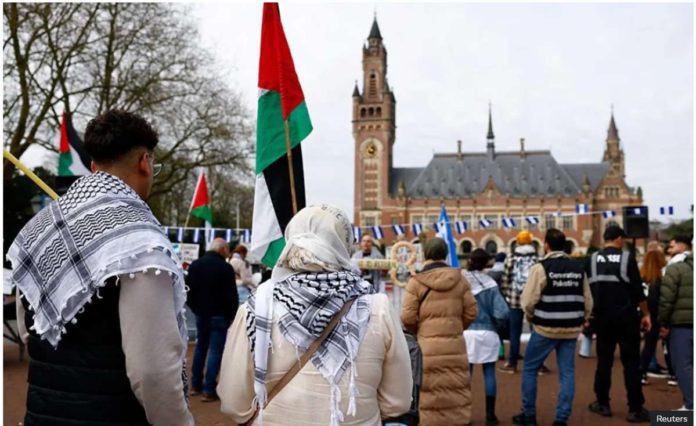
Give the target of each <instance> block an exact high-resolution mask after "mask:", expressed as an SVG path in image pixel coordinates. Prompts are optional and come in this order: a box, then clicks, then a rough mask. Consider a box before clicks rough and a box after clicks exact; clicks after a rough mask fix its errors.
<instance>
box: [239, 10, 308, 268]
mask: <svg viewBox="0 0 696 426" xmlns="http://www.w3.org/2000/svg"><path fill="white" fill-rule="evenodd" d="M286 126H287V128H286ZM311 131H312V123H311V121H310V119H309V112H308V111H307V105H306V104H305V101H304V94H303V93H302V87H301V86H300V81H299V80H298V78H297V74H296V73H295V65H294V63H293V61H292V55H291V54H290V47H289V46H288V42H287V40H286V39H285V33H284V31H283V25H282V23H281V21H280V10H279V8H278V4H277V3H264V5H263V24H262V27H261V56H260V60H259V100H258V117H257V130H256V192H255V195H254V218H253V224H252V234H251V251H252V253H253V254H254V255H255V256H256V257H259V258H260V259H261V260H262V262H263V263H264V264H266V265H267V266H273V265H274V264H275V262H276V260H277V259H278V256H279V255H280V252H281V251H282V250H283V247H285V240H284V238H283V232H284V231H285V227H286V226H287V224H288V222H289V221H290V219H291V218H292V216H293V206H292V195H291V188H290V171H289V169H290V167H289V165H288V159H287V148H286V132H287V134H288V136H289V138H290V141H291V146H292V160H293V163H292V164H293V172H294V173H293V176H294V182H295V194H296V202H297V209H298V210H300V209H302V208H303V207H304V206H305V191H304V173H303V168H302V151H301V149H300V142H302V140H303V139H304V138H306V137H307V135H309V133H310V132H311Z"/></svg>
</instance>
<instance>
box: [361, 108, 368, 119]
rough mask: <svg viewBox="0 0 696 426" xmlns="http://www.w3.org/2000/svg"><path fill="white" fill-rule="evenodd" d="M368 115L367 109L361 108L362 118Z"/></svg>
mask: <svg viewBox="0 0 696 426" xmlns="http://www.w3.org/2000/svg"><path fill="white" fill-rule="evenodd" d="M365 115H367V111H365V108H360V117H365Z"/></svg>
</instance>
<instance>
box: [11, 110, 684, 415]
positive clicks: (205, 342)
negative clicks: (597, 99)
mask: <svg viewBox="0 0 696 426" xmlns="http://www.w3.org/2000/svg"><path fill="white" fill-rule="evenodd" d="M157 142H158V136H157V133H156V131H155V130H154V129H153V128H152V127H151V126H150V124H149V123H147V122H146V121H145V120H144V119H142V118H141V117H140V116H138V115H136V114H132V113H127V112H123V111H109V112H107V113H104V114H102V115H100V116H98V117H97V118H95V119H94V120H92V121H91V122H90V123H89V125H88V126H87V129H86V132H85V147H86V149H87V151H88V152H89V154H90V155H91V157H92V158H93V159H94V163H93V171H94V173H93V174H92V175H90V176H88V177H85V178H82V179H80V180H78V181H77V182H76V183H75V184H74V185H73V186H72V187H71V188H70V189H69V190H68V192H67V193H66V194H65V195H64V196H62V197H60V198H59V199H58V200H57V202H54V203H52V204H51V205H50V206H49V207H47V208H46V209H44V210H42V211H41V212H40V213H39V214H38V215H37V216H36V217H35V218H33V219H32V220H31V221H30V222H29V223H28V224H27V225H26V227H25V228H24V229H23V230H22V231H21V232H20V234H19V236H18V237H17V239H16V240H15V241H14V243H13V245H12V247H11V248H10V250H9V252H8V257H9V259H10V260H11V262H12V265H13V270H12V281H13V283H15V284H16V286H17V290H18V295H19V297H20V299H21V303H18V304H17V306H18V320H19V321H18V322H19V325H20V329H21V331H22V334H23V336H24V338H25V339H26V340H27V341H28V350H29V355H30V358H31V359H30V363H29V375H28V381H29V391H28V398H27V411H26V417H25V424H26V425H28V426H30V425H68V424H70V425H79V424H84V425H90V424H103V425H116V424H133V425H145V424H153V425H167V426H170V425H192V424H194V419H193V416H192V415H191V412H190V409H189V405H188V401H189V398H190V397H195V396H197V395H200V396H201V398H202V400H203V401H216V400H218V399H219V400H220V404H221V409H222V411H223V412H224V413H226V414H228V415H229V416H230V417H231V419H232V420H233V421H234V422H236V423H237V424H251V423H252V422H256V424H262V423H265V424H267V425H287V424H293V425H302V424H329V425H331V426H337V425H339V424H340V425H381V424H383V422H384V423H392V424H407V425H408V424H420V425H424V426H428V425H445V424H446V425H466V424H469V423H470V422H471V413H472V409H473V408H472V392H473V391H474V390H472V389H471V376H472V375H473V374H475V370H476V366H477V365H481V371H482V374H483V378H484V380H483V382H484V392H485V413H486V424H487V425H488V426H493V425H497V424H498V422H499V420H498V418H497V416H496V410H495V406H496V394H497V386H496V363H497V361H498V359H500V358H501V357H504V353H505V350H504V344H503V337H505V339H506V340H509V342H510V344H509V352H508V357H507V360H506V361H505V363H504V364H503V365H502V366H501V367H500V368H498V369H497V370H498V371H500V372H503V373H506V374H517V373H518V372H521V377H522V383H521V389H520V397H519V398H520V399H519V403H520V406H521V412H520V413H519V414H518V415H515V416H514V417H513V419H512V421H513V423H514V424H517V425H525V426H533V425H536V424H537V420H536V415H537V410H536V399H537V377H538V375H539V374H544V373H548V372H549V371H550V370H549V369H548V368H546V367H545V365H544V362H545V360H546V359H547V357H548V356H549V355H550V354H551V352H554V351H555V353H556V358H557V365H558V371H557V375H558V381H559V392H558V401H557V406H556V412H555V418H554V423H553V424H554V426H563V425H566V424H567V423H568V421H569V419H570V417H571V411H572V410H571V407H572V405H573V399H574V395H575V374H576V373H575V355H576V349H577V347H576V345H577V341H578V337H579V336H580V335H581V334H582V335H583V336H584V338H586V339H588V340H589V342H590V343H591V342H592V336H593V335H596V354H597V368H596V372H595V378H594V393H595V396H596V400H595V401H594V402H593V403H592V404H590V405H589V407H588V409H589V410H590V411H592V412H593V413H596V414H597V415H599V416H611V415H612V410H611V402H610V399H609V389H610V386H611V380H610V378H611V370H612V366H613V361H614V353H615V350H616V347H617V346H618V347H619V350H620V354H621V355H620V359H621V362H622V364H623V367H624V383H625V387H626V392H627V404H628V407H629V410H628V411H629V413H628V416H627V418H626V420H627V421H629V422H647V421H649V414H648V411H647V410H646V409H645V407H644V405H645V399H644V397H643V392H642V386H643V385H645V384H647V383H648V380H647V378H648V376H649V375H650V374H651V372H654V371H655V370H656V369H657V370H659V369H660V366H652V367H651V363H652V362H653V359H654V354H655V351H656V347H657V344H658V342H659V341H662V344H663V346H664V347H665V348H667V351H668V355H667V357H666V360H667V362H668V367H669V369H671V371H673V374H674V376H676V381H677V383H678V384H679V387H680V389H681V393H682V395H683V404H684V406H683V407H682V408H683V409H687V410H692V409H693V350H692V348H693V320H692V318H693V293H692V288H693V255H692V252H691V244H692V237H691V236H678V237H675V238H674V239H673V240H672V241H670V245H669V249H668V254H669V255H670V259H669V262H668V261H667V259H666V257H665V253H664V251H663V250H662V247H661V246H660V245H659V244H651V245H650V246H649V247H648V250H647V252H646V253H645V254H644V255H643V258H642V262H641V267H640V268H639V264H638V259H637V255H636V253H635V252H634V251H632V250H627V249H625V245H626V244H625V243H626V241H625V237H626V234H625V233H624V231H623V229H622V228H621V227H619V226H618V225H616V224H610V225H608V226H607V227H606V228H605V230H604V235H603V238H604V242H605V245H604V247H603V248H601V249H600V250H598V251H596V252H594V253H592V254H591V255H590V256H588V257H587V258H586V259H585V260H584V261H581V260H579V259H577V258H575V257H571V256H569V255H568V254H567V253H565V252H564V251H563V248H564V247H565V242H566V241H565V240H566V238H565V235H564V234H563V232H561V231H560V230H558V229H548V230H546V233H545V238H544V247H543V257H539V254H538V253H537V250H536V248H535V247H534V246H533V245H532V236H531V234H530V233H529V232H527V231H523V232H520V234H519V235H518V236H517V240H516V242H517V246H516V247H515V249H514V250H513V252H512V253H511V254H510V255H509V256H505V255H504V254H502V253H499V254H497V255H495V257H494V258H492V257H491V254H489V253H487V252H486V251H485V250H482V249H476V250H474V251H473V252H472V253H471V254H470V256H469V258H468V260H467V262H466V264H467V266H466V268H464V269H459V268H452V267H450V266H449V265H448V264H447V262H446V259H447V256H448V253H449V247H448V245H447V243H446V242H445V241H444V240H443V239H440V238H436V237H435V238H431V239H428V240H427V241H423V242H422V251H423V255H424V262H423V264H422V268H421V269H420V270H419V271H418V272H416V273H414V274H413V275H412V276H411V277H410V279H409V281H408V284H407V286H406V288H405V292H404V296H403V304H402V306H401V310H400V315H395V314H394V312H393V311H392V307H391V304H390V302H389V300H388V297H387V295H386V294H385V292H384V286H383V283H382V280H381V276H380V273H379V272H378V271H376V270H370V271H360V270H359V269H358V268H357V267H356V260H358V259H365V258H381V257H383V256H382V254H381V253H380V252H379V250H378V249H377V248H376V247H374V244H373V240H372V238H371V237H369V236H366V237H364V238H363V239H362V241H361V243H360V248H359V249H358V250H357V251H355V253H353V254H352V255H351V253H352V252H353V251H354V248H353V232H352V225H351V221H350V220H349V218H348V216H347V215H346V213H345V212H343V211H341V210H340V209H338V208H335V207H332V206H329V205H315V206H309V207H306V208H304V209H302V210H300V211H299V212H298V213H297V214H296V215H295V216H294V217H293V218H292V219H291V220H290V222H289V224H288V225H287V227H286V229H285V234H284V236H285V241H286V245H285V247H284V249H283V250H282V252H281V253H280V256H279V259H278V261H277V263H276V265H275V267H274V268H273V269H272V271H270V275H268V276H267V277H266V278H267V279H264V280H261V281H262V283H261V284H259V280H255V279H254V278H253V277H252V275H251V272H250V270H249V265H248V263H247V262H246V255H247V252H246V248H245V247H243V246H238V247H236V248H235V249H234V250H233V251H230V246H229V245H228V243H227V242H226V241H225V240H223V239H215V240H213V241H212V242H211V243H210V245H209V247H208V251H207V252H206V253H205V255H204V256H202V257H201V258H200V259H198V260H196V261H194V262H193V263H192V264H191V265H190V266H189V267H188V270H187V275H186V276H184V274H183V272H182V270H181V268H180V266H179V265H178V264H177V260H178V259H177V257H176V256H175V255H174V254H173V249H172V246H171V243H170V242H169V240H168V239H167V238H166V236H165V235H164V233H163V232H162V228H161V226H160V225H159V223H158V222H157V220H156V219H155V218H154V216H153V215H152V212H151V211H150V209H149V207H148V206H147V204H146V203H145V200H146V199H147V198H148V195H149V193H150V191H151V188H152V182H153V176H154V174H155V154H154V152H155V147H156V145H157ZM186 305H187V306H188V308H189V309H190V310H191V311H192V313H193V314H194V315H195V318H196V327H197V338H196V346H195V349H194V354H193V360H192V365H191V366H190V368H189V367H188V366H187V365H186V353H187V341H188V330H187V327H186V321H185V317H186V315H187V313H186ZM525 321H526V322H527V323H528V324H529V325H530V326H531V334H530V337H529V341H528V343H527V345H526V350H525V352H524V355H522V354H521V352H522V350H521V340H522V339H521V336H522V332H523V329H524V323H525ZM588 336H589V337H588ZM641 342H643V349H642V352H641ZM590 354H591V352H588V351H587V350H586V349H583V348H581V355H584V356H590ZM189 372H190V373H191V374H190V381H189ZM285 388H288V390H287V391H285V392H281V390H282V389H285ZM663 408H677V407H663Z"/></svg>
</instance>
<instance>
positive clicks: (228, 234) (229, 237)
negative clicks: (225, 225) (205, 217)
mask: <svg viewBox="0 0 696 426" xmlns="http://www.w3.org/2000/svg"><path fill="white" fill-rule="evenodd" d="M225 240H227V242H228V243H229V242H231V241H232V230H231V229H228V230H227V231H226V232H225Z"/></svg>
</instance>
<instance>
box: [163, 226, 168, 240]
mask: <svg viewBox="0 0 696 426" xmlns="http://www.w3.org/2000/svg"><path fill="white" fill-rule="evenodd" d="M164 235H166V236H167V238H169V227H168V226H165V227H164Z"/></svg>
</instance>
